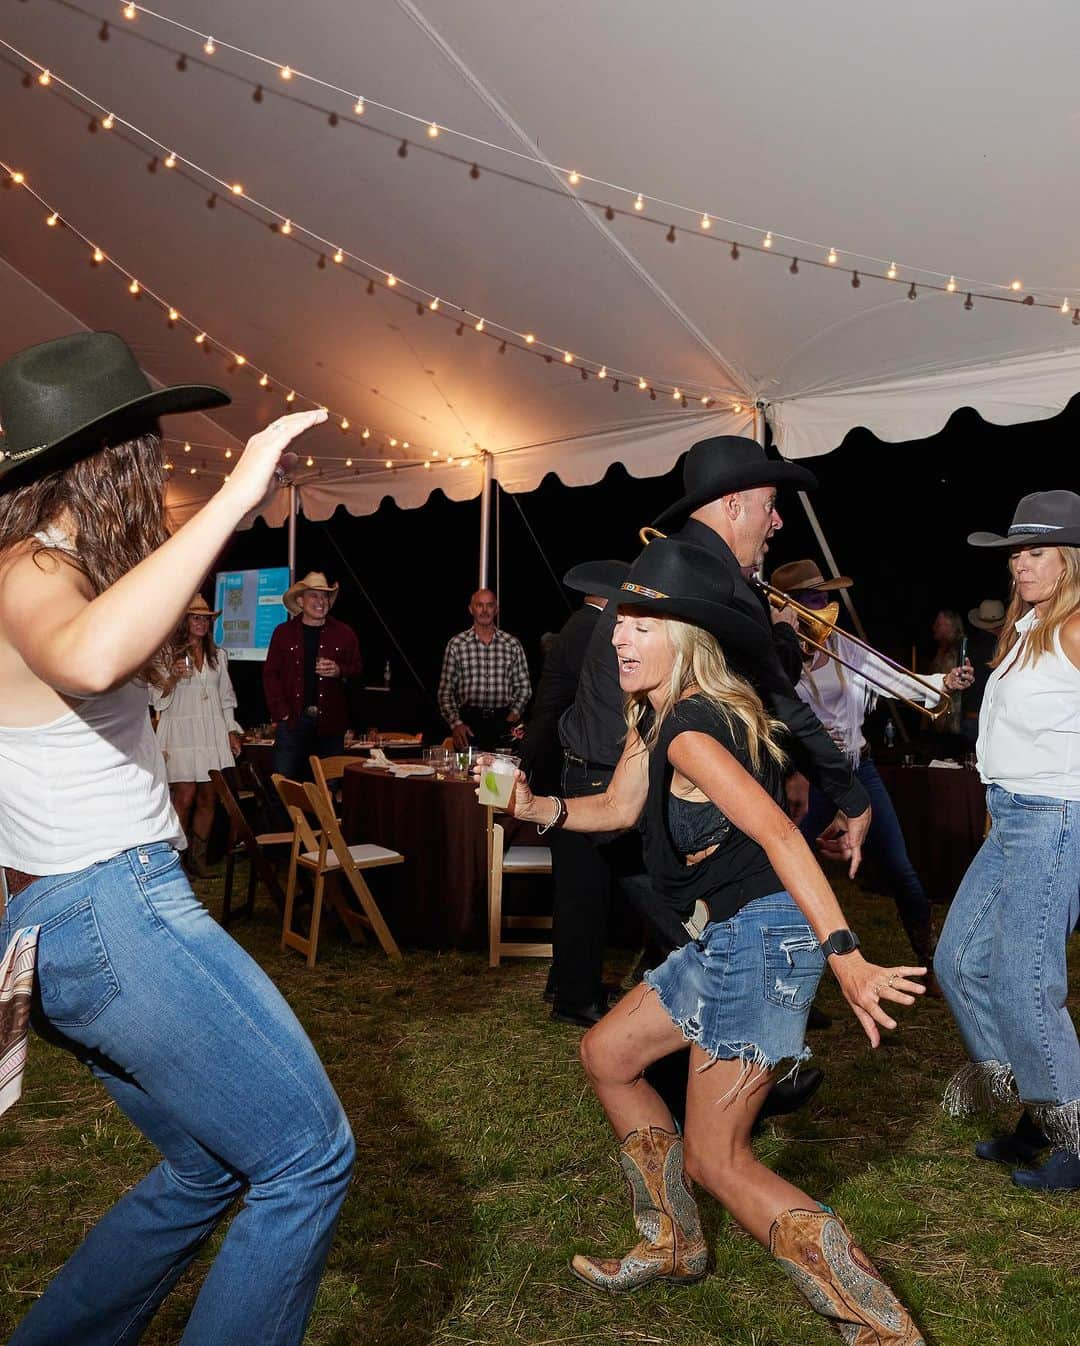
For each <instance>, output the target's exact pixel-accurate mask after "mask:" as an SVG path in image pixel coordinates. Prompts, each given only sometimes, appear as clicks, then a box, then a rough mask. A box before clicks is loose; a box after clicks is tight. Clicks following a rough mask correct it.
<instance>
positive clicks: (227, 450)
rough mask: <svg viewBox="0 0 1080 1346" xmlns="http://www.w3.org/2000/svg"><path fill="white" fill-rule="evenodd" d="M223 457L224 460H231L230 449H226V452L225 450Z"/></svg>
mask: <svg viewBox="0 0 1080 1346" xmlns="http://www.w3.org/2000/svg"><path fill="white" fill-rule="evenodd" d="M225 457H226V458H231V457H232V449H226V450H225Z"/></svg>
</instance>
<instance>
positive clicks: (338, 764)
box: [308, 753, 363, 817]
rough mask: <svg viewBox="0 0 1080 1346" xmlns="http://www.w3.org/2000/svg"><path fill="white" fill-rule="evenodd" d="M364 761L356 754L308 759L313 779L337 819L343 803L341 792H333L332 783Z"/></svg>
mask: <svg viewBox="0 0 1080 1346" xmlns="http://www.w3.org/2000/svg"><path fill="white" fill-rule="evenodd" d="M362 760H363V759H362V758H360V757H357V756H356V755H355V754H353V755H352V756H350V755H349V754H348V753H344V754H342V755H340V756H338V757H316V756H314V755H312V756H311V757H309V758H308V762H309V763H310V764H311V775H312V779H313V780H314V782H315V784H316V785H317V786H318V787H319V789H320V790H321V791H322V792H323V794H324V795H325V796H326V798H327V800H328V801H329V803H330V808H331V810H332V811H333V813H334V816H335V817H336V816H337V812H338V805H339V804H340V803H341V791H340V790H337V791H335V790H331V788H330V782H331V781H336V780H340V779H341V777H342V776H344V774H345V768H346V767H347V766H350V765H351V764H352V763H353V762H359V761H362Z"/></svg>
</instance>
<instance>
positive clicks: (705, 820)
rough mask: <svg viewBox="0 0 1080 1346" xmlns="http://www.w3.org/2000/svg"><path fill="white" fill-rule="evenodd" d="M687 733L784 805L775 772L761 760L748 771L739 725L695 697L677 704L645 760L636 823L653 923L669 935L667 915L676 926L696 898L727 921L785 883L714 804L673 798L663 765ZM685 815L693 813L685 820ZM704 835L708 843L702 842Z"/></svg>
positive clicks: (670, 774) (667, 770) (668, 768)
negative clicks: (705, 741) (711, 744)
mask: <svg viewBox="0 0 1080 1346" xmlns="http://www.w3.org/2000/svg"><path fill="white" fill-rule="evenodd" d="M688 732H689V733H700V734H707V735H708V736H709V737H710V738H712V739H715V740H716V742H717V743H719V744H720V745H721V747H723V748H726V749H727V751H728V752H730V753H731V755H732V756H733V757H734V758H735V759H736V761H738V762H739V764H740V765H741V766H742V767H744V768H745V769H746V771H748V772H749V773H750V775H751V776H753V777H754V779H755V780H756V781H757V782H758V784H759V785H761V786H762V788H763V789H764V790H765V791H766V793H767V794H769V795H771V796H772V798H773V799H774V800H776V802H777V804H779V805H780V806H781V807H783V797H784V795H783V777H782V775H781V772H780V769H779V767H777V766H776V764H775V763H774V762H773V761H772V759H771V758H769V757H766V758H765V759H764V761H763V762H762V766H761V769H760V770H759V771H755V770H754V768H753V766H752V765H751V762H750V756H749V754H748V752H747V750H746V736H745V733H744V731H743V728H742V725H741V724H740V723H739V721H738V720H735V721H734V722H733V723H732V725H731V726H729V725H728V724H727V723H726V722H725V721H724V719H723V717H722V716H721V714H720V712H719V711H718V710H717V709H716V708H715V707H714V706H713V705H712V704H711V703H710V702H709V701H707V700H706V699H705V697H703V696H701V695H696V696H690V697H687V698H686V699H685V700H683V701H680V702H678V704H677V705H676V706H675V707H674V708H673V709H672V711H671V712H670V714H669V715H668V717H667V719H666V720H665V721H664V723H663V725H662V726H661V728H660V734H659V737H658V738H657V741H656V745H655V746H654V747H653V749H652V751H651V753H650V755H649V792H648V797H647V799H646V802H645V811H644V813H643V814H642V818H641V830H642V833H643V836H644V849H645V865H646V868H647V869H648V871H649V878H650V880H651V881H652V889H653V894H654V897H655V899H656V901H657V903H658V904H660V907H661V910H658V911H657V913H656V918H657V923H658V924H659V925H660V926H661V928H662V929H667V930H670V929H672V926H673V922H672V919H671V918H672V917H673V916H674V917H675V920H676V921H677V922H679V923H681V922H682V921H685V920H686V919H687V917H688V916H690V914H691V913H692V912H693V910H694V903H695V902H697V900H698V899H699V898H702V899H704V901H706V902H707V903H708V904H709V910H710V912H711V914H712V918H713V920H714V921H726V920H727V919H728V918H729V917H731V916H733V915H734V914H735V913H736V912H737V911H738V910H739V909H740V908H741V907H744V906H746V904H747V903H748V902H752V901H753V900H754V899H755V898H757V897H764V896H766V894H768V893H777V892H780V891H781V890H782V889H783V886H784V885H783V884H782V883H781V882H780V880H779V879H778V878H777V877H776V874H775V872H774V871H773V868H772V865H771V864H770V863H769V858H768V856H767V855H766V854H765V852H764V851H763V850H762V848H761V847H760V846H759V845H758V844H757V842H756V841H753V840H751V838H750V837H748V836H747V835H746V834H745V833H744V832H740V831H739V829H738V828H737V827H735V826H734V825H733V824H732V823H731V822H729V820H728V819H727V818H725V817H724V815H723V813H721V812H720V810H719V809H718V808H717V807H716V805H715V804H711V803H710V804H703V803H701V804H695V803H693V802H691V801H686V800H679V799H677V798H675V797H674V796H673V795H672V794H671V781H672V777H673V776H674V774H675V768H674V767H673V766H672V765H671V763H670V762H669V761H668V749H669V748H670V746H671V744H672V742H673V741H674V740H675V739H676V738H677V737H678V736H679V735H680V734H684V733H688ZM687 810H693V811H694V812H693V814H692V815H691V816H690V818H688V817H687ZM702 837H711V840H708V841H706V842H705V843H704V845H703V844H700V839H701V838H702ZM713 844H715V845H716V850H715V851H713V853H712V854H711V855H709V856H706V857H705V859H704V860H701V861H699V862H698V863H697V864H695V865H688V864H687V863H686V856H687V855H688V854H689V855H692V854H693V853H694V852H695V851H696V850H704V849H705V847H706V846H707V845H713ZM683 938H684V939H685V935H684V936H683Z"/></svg>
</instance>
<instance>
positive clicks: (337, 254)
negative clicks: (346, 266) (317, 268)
mask: <svg viewBox="0 0 1080 1346" xmlns="http://www.w3.org/2000/svg"><path fill="white" fill-rule="evenodd" d="M344 260H345V254H344V253H343V252H342V251H341V249H340V248H338V250H337V251H336V252H335V253H334V261H335V262H337V264H338V266H340V265H341V263H342V262H343V261H344Z"/></svg>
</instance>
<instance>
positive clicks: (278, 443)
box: [222, 408, 327, 514]
mask: <svg viewBox="0 0 1080 1346" xmlns="http://www.w3.org/2000/svg"><path fill="white" fill-rule="evenodd" d="M326 415H327V413H326V412H325V411H322V410H321V409H319V408H316V409H315V410H314V411H294V412H290V414H289V415H287V416H279V417H278V419H277V420H276V421H271V422H270V424H269V425H268V426H267V427H266V429H265V430H260V431H259V432H258V434H256V435H252V436H251V438H250V439H249V440H248V442H247V446H246V448H245V449H244V452H243V453H242V454H241V455H240V461H239V462H238V463H237V464H236V466H235V467H234V468H233V470H232V472H231V473H230V474H229V480H228V481H227V482H226V483H225V485H224V486H223V487H222V490H223V491H228V492H229V494H230V496H231V497H232V498H233V499H234V500H237V501H238V502H239V503H240V505H241V507H242V508H243V511H244V513H245V514H246V513H248V512H249V511H251V510H253V509H255V508H256V506H258V505H260V504H262V502H263V500H265V498H266V495H267V492H268V491H269V490H270V485H271V481H272V479H273V476H274V470H275V468H276V467H277V466H278V463H279V462H280V460H281V456H282V454H283V453H284V452H285V450H286V449H287V448H288V447H289V445H290V444H291V443H292V442H293V440H294V439H296V437H297V436H298V435H302V434H303V433H304V431H305V430H310V429H311V427H312V426H313V425H319V424H320V423H321V422H322V421H325V420H326Z"/></svg>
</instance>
